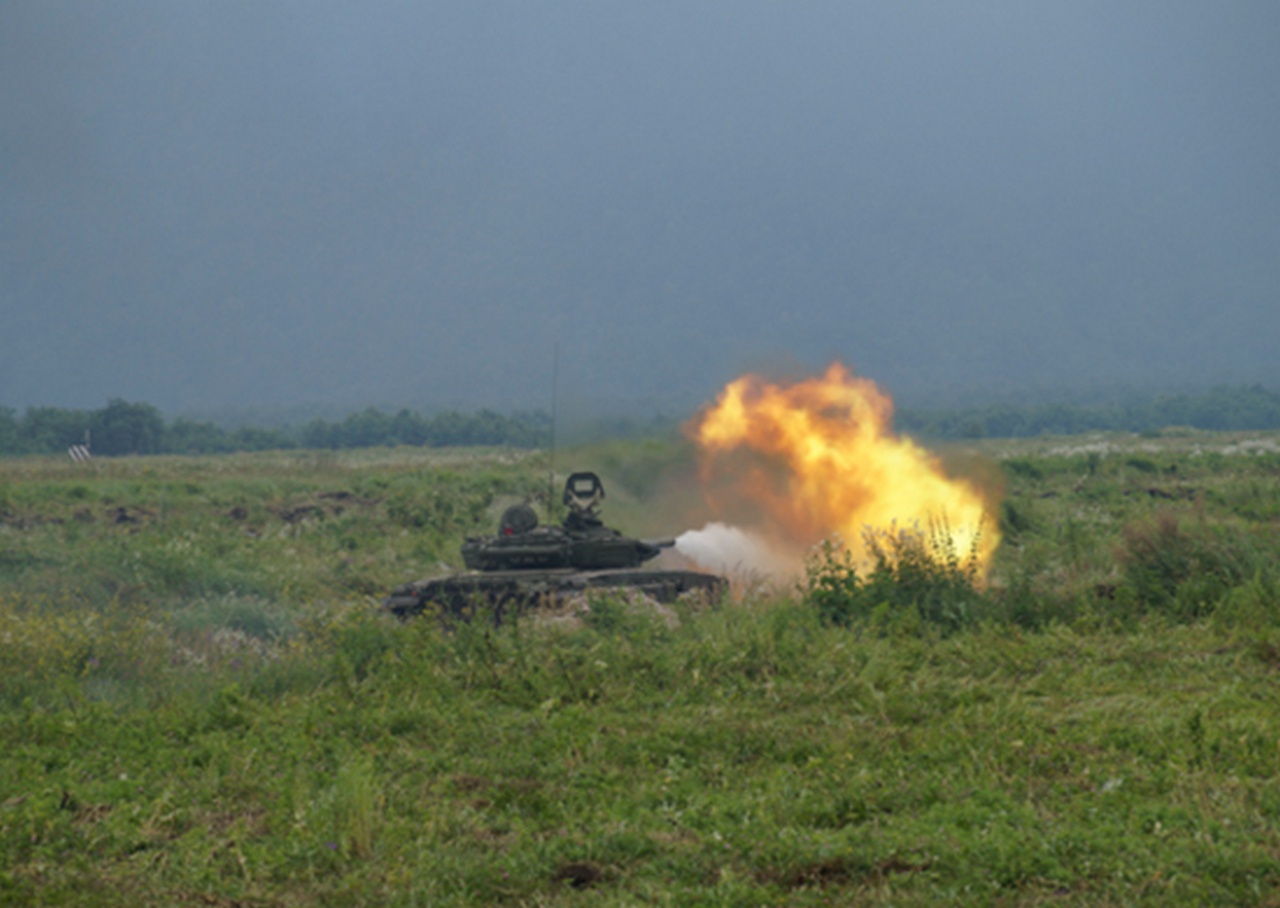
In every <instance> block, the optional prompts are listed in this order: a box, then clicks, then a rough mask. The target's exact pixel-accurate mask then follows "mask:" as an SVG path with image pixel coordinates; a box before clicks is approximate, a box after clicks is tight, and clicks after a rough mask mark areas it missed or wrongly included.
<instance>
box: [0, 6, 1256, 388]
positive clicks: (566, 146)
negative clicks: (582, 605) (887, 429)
mask: <svg viewBox="0 0 1280 908" xmlns="http://www.w3.org/2000/svg"><path fill="white" fill-rule="evenodd" d="M1277 48H1280V5H1277V4H1275V3H1272V2H1257V3H1228V2H1222V3H1208V2H1204V3H1180V2H1159V3H1154V2H1152V3H1116V2H1114V0H1109V2H1079V0H1072V2H1061V3H1049V2H1043V3H1027V2H1013V0H1010V2H971V3H953V2H937V3H922V2H894V3H854V2H839V3H780V2H750V0H735V2H731V3H730V2H724V3H712V2H708V3H697V4H688V3H661V2H646V3H643V4H606V3H589V2H572V3H570V2H562V3H516V2H510V3H507V2H501V3H491V2H478V0H466V2H430V3H409V2H406V3H379V2H372V3H360V4H349V3H323V2H315V0H308V2H243V3H237V2H211V3H173V2H169V0H165V2H112V3H91V2H87V0H86V2H79V3H76V2H52V0H0V406H11V407H23V406H27V405H33V404H40V405H43V404H52V405H58V406H73V407H95V406H101V405H102V404H103V403H104V402H105V401H106V400H107V398H109V397H123V398H125V399H128V400H136V401H145V402H148V403H152V404H155V405H157V406H159V407H161V408H162V409H165V410H167V411H170V412H198V411H209V410H213V409H217V408H228V407H279V406H289V405H299V404H308V405H310V404H322V405H331V406H332V405H337V406H352V407H355V406H363V405H369V404H374V405H393V406H399V405H405V406H412V407H417V408H422V409H430V408H433V407H440V406H493V407H499V408H501V407H516V406H545V405H546V401H547V397H548V393H549V390H548V389H549V386H550V373H551V371H552V360H553V357H554V356H555V351H556V349H557V348H558V350H559V361H560V368H559V374H560V383H561V386H562V388H565V389H568V390H567V391H566V393H569V394H576V395H578V396H581V397H594V398H597V399H600V400H617V401H636V400H649V401H659V402H663V401H666V402H679V403H680V404H681V405H683V404H688V403H696V402H697V401H699V400H703V399H706V398H707V397H708V396H709V395H711V394H712V393H714V391H715V390H716V389H717V388H718V387H719V386H721V385H722V384H723V383H724V382H726V381H728V380H729V379H731V378H733V377H734V376H735V375H737V374H738V373H739V372H740V371H742V370H744V369H748V368H756V367H761V366H765V367H769V368H775V369H776V368H780V367H785V368H788V369H791V370H798V369H814V368H819V367H821V366H823V365H824V364H825V363H826V362H827V361H828V360H829V359H832V358H839V359H841V360H843V361H844V362H846V363H848V364H850V365H851V366H852V367H853V368H854V369H855V370H856V371H857V372H858V373H859V374H862V375H867V376H870V377H872V378H874V379H875V380H877V381H878V382H880V383H881V384H883V385H884V386H886V387H887V388H888V389H889V390H890V391H892V392H893V393H895V394H896V395H900V396H902V397H903V398H905V399H909V400H916V401H922V402H923V401H928V402H938V401H942V402H961V401H963V400H966V399H970V398H972V399H975V400H977V399H980V398H991V397H1002V396H1003V397H1007V396H1010V395H1028V394H1030V395H1035V394H1040V395H1054V394H1063V393H1083V392H1087V391H1089V390H1090V389H1138V390H1143V389H1147V390H1152V391H1162V390H1173V389H1177V390H1184V389H1194V388H1203V387H1206V386H1209V385H1211V384H1216V383H1255V382H1258V383H1263V384H1267V385H1270V386H1275V385H1277V384H1280V357H1278V356H1277V351H1278V350H1280V299H1278V288H1280V255H1277V250H1280V167H1278V165H1277V161H1278V160H1280V141H1278V140H1280V128H1278V120H1280V53H1278V52H1277Z"/></svg>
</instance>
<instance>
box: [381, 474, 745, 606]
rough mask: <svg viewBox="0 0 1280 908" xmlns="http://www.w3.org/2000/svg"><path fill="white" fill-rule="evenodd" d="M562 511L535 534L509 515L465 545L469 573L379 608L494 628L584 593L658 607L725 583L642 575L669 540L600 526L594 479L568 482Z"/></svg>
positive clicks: (674, 574) (712, 578)
mask: <svg viewBox="0 0 1280 908" xmlns="http://www.w3.org/2000/svg"><path fill="white" fill-rule="evenodd" d="M563 501H564V504H565V507H566V509H567V513H566V516H565V519H564V522H563V523H562V524H561V525H559V526H540V525H539V523H538V515H537V514H536V513H534V510H533V508H531V507H529V506H528V505H527V504H518V505H515V506H513V507H510V508H507V510H506V511H505V512H504V513H503V515H502V519H501V520H500V522H499V524H498V533H497V535H495V536H474V537H471V538H469V539H467V540H466V541H465V542H464V543H463V544H462V560H463V562H464V563H465V564H466V566H467V570H466V571H464V572H462V573H457V574H447V575H445V576H442V577H429V578H427V579H425V580H418V581H415V582H413V583H407V584H405V585H404V586H401V587H398V588H397V589H395V590H393V591H392V592H391V595H390V596H388V597H387V598H386V599H385V600H384V601H383V604H382V606H383V608H384V609H386V610H387V611H389V612H391V613H392V614H394V615H396V616H398V617H400V618H410V617H412V616H414V615H419V614H422V613H424V612H427V613H429V614H436V615H440V616H441V617H458V618H470V617H472V616H474V615H475V614H476V613H477V612H478V611H480V610H484V611H486V613H487V614H488V615H489V616H490V617H491V618H492V619H493V621H494V622H500V621H502V620H503V618H505V617H510V616H512V615H516V614H520V613H522V612H524V611H527V610H529V609H531V608H544V607H554V606H556V605H557V604H559V603H560V602H561V601H562V600H564V599H565V598H566V597H570V596H576V595H581V594H583V593H585V592H587V591H588V590H610V589H612V590H634V591H637V592H640V593H643V594H644V595H646V596H649V597H650V598H652V599H654V600H656V601H658V602H663V603H666V602H671V601H673V600H675V599H678V598H679V597H680V596H682V595H684V594H686V593H698V594H701V595H703V596H705V597H706V598H708V599H718V598H719V597H720V596H722V595H723V594H724V592H725V591H726V590H727V589H728V581H726V580H725V579H724V578H723V577H719V576H716V575H715V574H704V573H702V572H700V571H687V570H659V569H648V568H643V567H641V565H643V564H644V563H645V562H646V561H649V560H651V559H653V558H655V557H657V556H658V554H659V553H661V552H662V550H663V549H665V548H670V547H671V546H673V545H675V540H674V539H635V538H633V537H631V536H624V535H623V534H622V533H620V532H618V531H617V530H614V529H610V528H609V527H607V526H605V525H604V522H603V521H602V520H601V519H600V516H599V507H600V504H601V502H602V501H604V484H603V483H602V482H601V481H600V477H599V476H597V475H596V474H595V473H589V472H583V473H573V474H571V475H570V476H569V478H568V479H566V480H565V484H564V496H563Z"/></svg>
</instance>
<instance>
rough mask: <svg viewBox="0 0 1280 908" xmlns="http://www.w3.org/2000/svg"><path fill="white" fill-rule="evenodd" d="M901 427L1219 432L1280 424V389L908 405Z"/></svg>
mask: <svg viewBox="0 0 1280 908" xmlns="http://www.w3.org/2000/svg"><path fill="white" fill-rule="evenodd" d="M897 426H898V428H899V429H901V430H902V431H904V432H909V433H911V434H913V435H919V436H923V437H926V438H1025V437H1029V436H1034V435H1078V434H1080V433H1082V432H1107V431H1111V432H1136V433H1140V434H1141V433H1150V432H1156V431H1159V430H1160V429H1164V428H1167V427H1170V426H1185V427H1187V428H1192V429H1209V430H1215V431H1253V430H1259V429H1280V394H1277V393H1276V392H1274V391H1268V390H1267V389H1265V388H1263V387H1262V386H1261V385H1253V386H1252V387H1236V388H1225V387H1221V388H1213V389H1212V390H1210V391H1207V392H1205V393H1204V394H1178V395H1165V396H1161V397H1155V398H1148V399H1144V400H1131V401H1128V402H1123V403H1108V404H1096V405H1083V404H1063V403H1047V404H1036V405H991V406H985V407H970V408H961V409H953V410H904V411H902V412H900V413H899V414H898V417H897Z"/></svg>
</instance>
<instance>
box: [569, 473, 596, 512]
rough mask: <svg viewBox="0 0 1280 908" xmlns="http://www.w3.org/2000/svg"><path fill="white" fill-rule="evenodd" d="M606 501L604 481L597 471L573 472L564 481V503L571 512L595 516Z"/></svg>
mask: <svg viewBox="0 0 1280 908" xmlns="http://www.w3.org/2000/svg"><path fill="white" fill-rule="evenodd" d="M602 501H604V483H602V482H601V481H600V477H599V476H597V475H596V474H595V473H571V474H569V478H568V479H566V480H565V481H564V503H565V507H567V508H568V509H569V513H570V514H577V515H580V516H582V517H595V516H596V508H598V507H599V506H600V502H602Z"/></svg>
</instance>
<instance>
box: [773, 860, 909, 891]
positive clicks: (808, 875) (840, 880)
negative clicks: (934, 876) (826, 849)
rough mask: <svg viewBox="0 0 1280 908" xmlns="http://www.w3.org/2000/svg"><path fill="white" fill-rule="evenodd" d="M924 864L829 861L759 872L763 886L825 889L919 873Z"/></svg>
mask: <svg viewBox="0 0 1280 908" xmlns="http://www.w3.org/2000/svg"><path fill="white" fill-rule="evenodd" d="M928 868H929V865H928V864H927V863H924V862H917V861H907V860H903V859H902V858H896V857H895V858H886V859H884V860H883V861H877V862H876V863H874V864H871V865H868V864H866V863H865V862H863V861H859V860H856V859H854V858H828V859H827V860H825V861H818V862H816V863H813V864H801V865H800V866H798V867H787V868H779V867H770V868H765V869H763V870H760V871H759V872H757V873H756V879H757V880H759V881H760V882H762V883H772V884H774V885H776V886H782V887H783V888H785V889H805V888H818V889H820V888H823V887H826V886H845V885H848V884H850V883H863V882H876V881H879V880H883V879H884V878H885V877H887V876H891V875H893V874H898V873H919V872H920V871H922V870H927V869H928Z"/></svg>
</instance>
